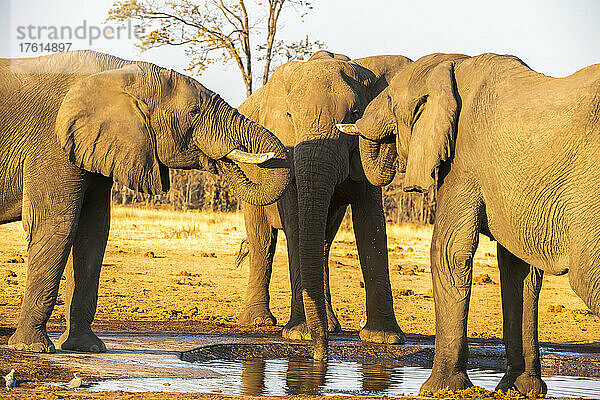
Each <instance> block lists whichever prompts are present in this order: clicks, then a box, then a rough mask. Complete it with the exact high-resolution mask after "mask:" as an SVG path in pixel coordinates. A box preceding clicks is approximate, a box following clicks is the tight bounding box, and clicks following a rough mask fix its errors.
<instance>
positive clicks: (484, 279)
mask: <svg viewBox="0 0 600 400" xmlns="http://www.w3.org/2000/svg"><path fill="white" fill-rule="evenodd" d="M473 283H478V284H480V285H488V284H491V285H495V284H496V282H494V281H493V280H492V278H490V276H489V275H488V274H481V275H478V276H476V277H475V278H473Z"/></svg>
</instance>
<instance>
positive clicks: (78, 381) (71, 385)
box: [67, 372, 83, 389]
mask: <svg viewBox="0 0 600 400" xmlns="http://www.w3.org/2000/svg"><path fill="white" fill-rule="evenodd" d="M73 377H74V378H73V379H71V380H70V381H69V383H67V389H75V388H78V387H80V386H81V385H83V379H81V378H80V377H79V376H78V375H77V372H74V373H73Z"/></svg>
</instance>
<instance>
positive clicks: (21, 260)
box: [4, 256, 25, 264]
mask: <svg viewBox="0 0 600 400" xmlns="http://www.w3.org/2000/svg"><path fill="white" fill-rule="evenodd" d="M4 262H5V263H7V264H22V263H24V262H25V259H24V258H23V257H21V256H16V257H13V258H9V259H8V260H6V261H4Z"/></svg>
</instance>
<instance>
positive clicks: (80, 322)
mask: <svg viewBox="0 0 600 400" xmlns="http://www.w3.org/2000/svg"><path fill="white" fill-rule="evenodd" d="M111 186H112V182H111V181H110V180H109V179H108V178H105V177H101V176H95V177H93V178H92V182H91V185H90V188H89V189H88V191H87V193H86V194H85V199H84V202H83V206H82V209H81V214H80V217H79V224H78V227H77V232H76V234H75V240H74V242H73V251H72V256H73V257H72V258H73V267H72V268H68V270H67V285H66V301H65V311H66V312H65V319H66V322H67V327H66V329H65V332H64V333H63V334H62V335H61V336H60V338H59V339H58V344H59V346H60V348H61V349H63V350H73V351H85V352H91V353H99V352H105V351H106V346H105V345H104V343H103V342H102V340H100V338H98V336H96V334H94V332H92V322H93V320H94V316H95V314H96V305H97V302H98V283H99V279H100V270H101V268H102V260H103V258H104V251H105V250H106V242H107V240H108V232H109V229H110V188H111Z"/></svg>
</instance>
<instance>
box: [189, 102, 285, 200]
mask: <svg viewBox="0 0 600 400" xmlns="http://www.w3.org/2000/svg"><path fill="white" fill-rule="evenodd" d="M211 101H212V102H213V103H214V105H213V107H212V108H213V111H212V112H214V113H215V114H214V115H216V116H217V118H214V117H213V118H212V119H211V120H212V121H213V123H212V124H211V126H209V127H208V130H209V131H210V132H212V135H213V137H216V138H219V139H220V140H217V141H215V143H213V146H212V147H211V148H210V150H207V151H205V153H207V155H208V156H209V157H211V158H213V159H215V160H216V166H217V170H218V172H219V173H220V174H221V175H222V176H223V177H224V178H225V180H226V181H227V183H228V184H229V186H230V187H231V188H232V190H233V192H234V193H235V194H236V196H238V198H240V199H241V200H242V201H244V202H247V203H250V204H253V205H258V206H262V205H267V204H271V203H273V202H275V201H276V200H277V199H279V197H281V195H282V194H283V192H284V190H285V188H286V187H287V185H288V184H289V182H290V180H291V175H292V174H291V162H290V158H289V154H288V152H287V150H286V148H285V147H284V146H283V144H282V143H281V142H280V141H279V139H277V137H275V135H273V134H272V133H271V132H269V131H268V130H267V129H265V128H264V127H263V126H261V125H259V124H257V123H255V122H253V121H251V120H249V119H247V118H246V117H244V116H243V115H242V114H240V113H239V112H238V111H237V110H236V109H234V108H232V107H230V106H229V105H228V104H227V103H225V102H224V101H223V100H221V99H220V98H219V97H218V96H216V95H215V96H214V97H213V98H212V99H211ZM205 129H206V128H205ZM226 137H230V138H232V139H226ZM201 149H202V148H201ZM202 150H203V151H204V149H202ZM232 150H242V151H244V152H248V153H255V154H257V153H263V154H264V153H273V155H272V158H270V159H269V160H267V161H265V162H262V163H260V164H250V163H247V162H243V160H236V161H232V160H230V159H228V158H227V155H228V154H230V153H231V152H232Z"/></svg>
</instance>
